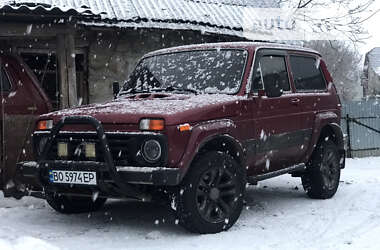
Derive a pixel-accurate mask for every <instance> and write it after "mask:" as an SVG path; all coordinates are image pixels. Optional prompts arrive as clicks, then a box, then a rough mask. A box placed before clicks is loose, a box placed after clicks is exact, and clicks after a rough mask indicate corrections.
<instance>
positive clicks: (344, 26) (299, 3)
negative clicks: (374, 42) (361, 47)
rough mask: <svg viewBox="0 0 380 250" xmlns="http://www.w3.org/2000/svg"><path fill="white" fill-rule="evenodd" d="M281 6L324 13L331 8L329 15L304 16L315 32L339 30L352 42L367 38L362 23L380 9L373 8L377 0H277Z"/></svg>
mask: <svg viewBox="0 0 380 250" xmlns="http://www.w3.org/2000/svg"><path fill="white" fill-rule="evenodd" d="M277 1H278V4H279V5H280V6H281V7H288V8H294V9H296V10H305V9H311V10H313V9H318V8H319V9H321V8H323V9H325V10H326V13H329V10H331V9H333V10H334V11H333V12H334V13H333V14H331V16H328V17H326V16H324V17H320V18H319V17H315V16H314V15H313V16H304V18H305V21H307V22H308V23H309V24H310V25H311V26H312V27H313V30H315V32H326V31H331V30H335V31H339V32H340V33H341V34H343V36H346V37H345V40H351V41H352V42H354V44H356V43H358V42H363V41H364V40H366V39H368V38H369V35H368V33H367V32H366V31H365V29H364V28H363V23H364V22H365V21H367V20H368V19H370V18H371V17H372V16H374V15H376V14H378V13H379V12H380V9H374V3H375V1H378V0H355V1H352V0H277Z"/></svg>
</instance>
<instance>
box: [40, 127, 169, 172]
mask: <svg viewBox="0 0 380 250" xmlns="http://www.w3.org/2000/svg"><path fill="white" fill-rule="evenodd" d="M152 138H154V139H156V140H158V141H159V142H160V144H161V146H162V148H163V155H162V157H161V159H160V161H159V162H157V163H155V164H154V165H160V166H162V165H165V164H166V161H167V140H166V137H165V136H164V135H161V134H148V133H141V134H139V133H135V134H129V133H114V134H112V133H109V134H108V133H107V141H108V145H109V148H110V151H111V155H112V159H113V161H114V165H115V166H141V167H142V166H152V164H150V163H148V162H146V161H145V160H144V159H143V157H142V156H141V154H140V153H139V151H140V148H141V145H142V144H143V143H144V142H145V141H146V140H149V139H152ZM36 139H37V138H36ZM37 140H38V139H37ZM59 142H65V143H67V144H68V157H66V158H59V157H58V146H57V145H58V143H59ZM85 143H95V147H96V158H95V159H91V158H86V156H85V152H84V150H79V151H81V152H80V154H79V153H78V150H77V149H78V148H80V147H81V146H80V145H82V147H83V145H84V144H85ZM36 144H38V143H35V145H36ZM75 151H77V153H75ZM47 160H67V161H96V162H102V163H104V162H105V156H104V150H103V148H102V146H101V144H100V142H99V139H98V136H97V134H96V133H87V132H86V133H78V132H76V133H66V132H65V133H62V132H61V133H59V134H58V136H57V137H56V139H55V141H54V143H53V145H52V147H51V149H50V151H49V153H48V156H47Z"/></svg>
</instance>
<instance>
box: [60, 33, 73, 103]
mask: <svg viewBox="0 0 380 250" xmlns="http://www.w3.org/2000/svg"><path fill="white" fill-rule="evenodd" d="M57 59H58V70H59V83H60V84H59V85H60V108H61V109H64V108H69V107H76V106H78V97H77V80H76V66H75V40H74V35H73V34H59V35H57Z"/></svg>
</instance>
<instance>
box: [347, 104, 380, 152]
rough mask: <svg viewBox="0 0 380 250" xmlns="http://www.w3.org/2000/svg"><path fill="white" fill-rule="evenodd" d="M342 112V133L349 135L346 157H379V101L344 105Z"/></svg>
mask: <svg viewBox="0 0 380 250" xmlns="http://www.w3.org/2000/svg"><path fill="white" fill-rule="evenodd" d="M342 111H343V112H342V127H343V132H344V133H345V134H346V135H349V138H347V139H348V140H347V141H348V142H347V144H348V146H347V151H348V152H347V156H350V155H351V157H368V156H380V100H376V99H374V100H372V99H371V100H366V101H355V102H349V103H344V104H343V110H342ZM347 118H348V119H347ZM347 126H348V127H349V131H347Z"/></svg>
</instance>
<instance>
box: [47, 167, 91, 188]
mask: <svg viewBox="0 0 380 250" xmlns="http://www.w3.org/2000/svg"><path fill="white" fill-rule="evenodd" d="M49 179H50V182H52V183H62V184H83V185H96V172H85V171H60V170H50V171H49Z"/></svg>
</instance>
